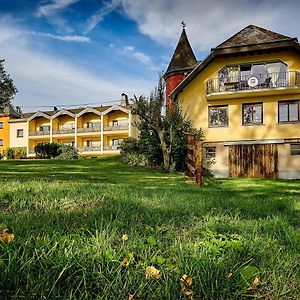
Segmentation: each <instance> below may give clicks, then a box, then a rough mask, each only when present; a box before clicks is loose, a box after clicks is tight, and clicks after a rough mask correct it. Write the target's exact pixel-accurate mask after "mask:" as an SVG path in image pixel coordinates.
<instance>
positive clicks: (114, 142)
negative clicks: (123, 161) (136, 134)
mask: <svg viewBox="0 0 300 300" xmlns="http://www.w3.org/2000/svg"><path fill="white" fill-rule="evenodd" d="M122 142H123V139H113V140H112V145H113V146H119V145H121V143H122Z"/></svg>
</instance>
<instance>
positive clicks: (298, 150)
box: [291, 144, 300, 155]
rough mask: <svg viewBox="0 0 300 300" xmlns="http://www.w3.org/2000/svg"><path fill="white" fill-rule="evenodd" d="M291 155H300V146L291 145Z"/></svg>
mask: <svg viewBox="0 0 300 300" xmlns="http://www.w3.org/2000/svg"><path fill="white" fill-rule="evenodd" d="M291 155H300V144H291Z"/></svg>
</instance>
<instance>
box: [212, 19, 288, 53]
mask: <svg viewBox="0 0 300 300" xmlns="http://www.w3.org/2000/svg"><path fill="white" fill-rule="evenodd" d="M292 39H293V38H291V37H289V36H286V35H283V34H280V33H277V32H274V31H271V30H267V29H265V28H262V27H258V26H255V25H248V26H247V27H245V28H243V29H242V30H241V31H239V32H238V33H236V34H235V35H233V36H232V37H230V38H229V39H227V40H226V41H225V42H223V43H221V44H220V45H219V46H217V47H216V48H218V49H221V48H231V47H238V46H245V45H255V44H262V43H272V42H277V41H285V40H292Z"/></svg>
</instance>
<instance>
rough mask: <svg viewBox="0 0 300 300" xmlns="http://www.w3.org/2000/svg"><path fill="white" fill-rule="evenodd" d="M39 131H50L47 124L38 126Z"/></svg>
mask: <svg viewBox="0 0 300 300" xmlns="http://www.w3.org/2000/svg"><path fill="white" fill-rule="evenodd" d="M40 131H50V126H49V125H44V126H40Z"/></svg>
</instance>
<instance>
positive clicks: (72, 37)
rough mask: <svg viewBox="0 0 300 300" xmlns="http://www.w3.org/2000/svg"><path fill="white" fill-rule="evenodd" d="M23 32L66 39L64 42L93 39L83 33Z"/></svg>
mask: <svg viewBox="0 0 300 300" xmlns="http://www.w3.org/2000/svg"><path fill="white" fill-rule="evenodd" d="M23 33H25V34H31V35H37V36H41V37H46V38H51V39H55V40H59V41H64V42H77V43H89V42H91V39H90V38H89V37H86V36H81V35H57V34H51V33H47V32H37V31H23Z"/></svg>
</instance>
